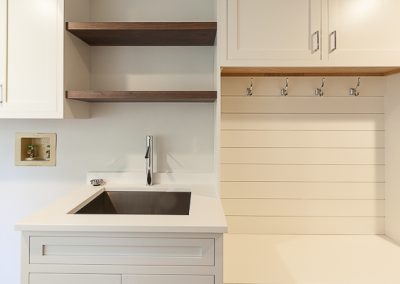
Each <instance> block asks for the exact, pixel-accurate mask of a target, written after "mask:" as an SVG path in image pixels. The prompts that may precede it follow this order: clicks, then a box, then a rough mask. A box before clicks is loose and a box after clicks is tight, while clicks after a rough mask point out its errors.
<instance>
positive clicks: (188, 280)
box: [122, 275, 214, 284]
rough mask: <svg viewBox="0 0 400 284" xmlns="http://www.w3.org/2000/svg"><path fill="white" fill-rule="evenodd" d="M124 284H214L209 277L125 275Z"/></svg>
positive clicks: (212, 278) (211, 277)
mask: <svg viewBox="0 0 400 284" xmlns="http://www.w3.org/2000/svg"><path fill="white" fill-rule="evenodd" d="M122 284H214V276H209V275H205V276H203V275H123V276H122Z"/></svg>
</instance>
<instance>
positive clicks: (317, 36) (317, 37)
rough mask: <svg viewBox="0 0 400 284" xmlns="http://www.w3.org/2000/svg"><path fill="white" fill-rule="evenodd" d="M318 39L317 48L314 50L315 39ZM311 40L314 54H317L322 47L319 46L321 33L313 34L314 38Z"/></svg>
mask: <svg viewBox="0 0 400 284" xmlns="http://www.w3.org/2000/svg"><path fill="white" fill-rule="evenodd" d="M315 38H316V39H317V47H316V48H314V42H315V41H314V39H315ZM311 39H312V53H316V52H317V51H318V50H319V47H320V45H319V31H316V32H315V33H313V34H312V36H311Z"/></svg>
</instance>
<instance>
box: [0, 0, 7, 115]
mask: <svg viewBox="0 0 400 284" xmlns="http://www.w3.org/2000/svg"><path fill="white" fill-rule="evenodd" d="M6 74H7V0H0V112H1V106H2V104H3V101H4V98H5V97H6V90H7V86H6V83H7V78H6Z"/></svg>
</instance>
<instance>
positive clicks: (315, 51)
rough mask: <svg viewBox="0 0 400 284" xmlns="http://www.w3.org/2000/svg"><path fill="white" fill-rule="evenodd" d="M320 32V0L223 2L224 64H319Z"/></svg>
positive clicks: (231, 0)
mask: <svg viewBox="0 0 400 284" xmlns="http://www.w3.org/2000/svg"><path fill="white" fill-rule="evenodd" d="M321 32H322V31H321V0H296V1H293V0H227V40H228V44H227V46H228V47H227V49H228V50H227V53H228V54H227V60H228V61H229V60H238V61H239V60H242V62H243V65H246V64H247V62H251V60H253V62H252V64H251V65H253V66H254V64H255V65H258V64H257V63H255V61H258V62H259V65H265V64H266V63H269V62H271V63H273V62H274V61H275V62H277V65H282V64H283V63H282V62H284V61H287V62H290V63H291V64H293V62H294V61H296V60H299V61H306V62H309V61H311V62H313V61H320V60H321V48H322V45H321V41H322V34H321ZM246 60H247V62H246ZM247 65H249V64H247Z"/></svg>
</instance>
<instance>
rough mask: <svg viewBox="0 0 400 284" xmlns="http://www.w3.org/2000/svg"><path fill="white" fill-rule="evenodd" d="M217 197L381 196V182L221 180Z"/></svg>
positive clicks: (329, 197)
mask: <svg viewBox="0 0 400 284" xmlns="http://www.w3.org/2000/svg"><path fill="white" fill-rule="evenodd" d="M221 198H224V199H229V198H235V199H236V198H237V199H242V198H244V199H246V198H271V199H321V200H329V199H336V200H338V199H347V200H353V199H358V200H360V199H364V200H365V199H372V200H384V199H385V184H384V183H329V182H314V183H312V182H221Z"/></svg>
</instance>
